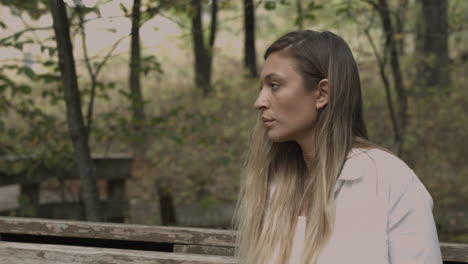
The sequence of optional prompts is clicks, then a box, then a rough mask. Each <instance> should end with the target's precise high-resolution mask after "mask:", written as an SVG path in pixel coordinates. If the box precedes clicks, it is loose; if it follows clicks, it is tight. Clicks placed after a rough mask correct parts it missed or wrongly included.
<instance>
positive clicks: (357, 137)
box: [234, 30, 381, 264]
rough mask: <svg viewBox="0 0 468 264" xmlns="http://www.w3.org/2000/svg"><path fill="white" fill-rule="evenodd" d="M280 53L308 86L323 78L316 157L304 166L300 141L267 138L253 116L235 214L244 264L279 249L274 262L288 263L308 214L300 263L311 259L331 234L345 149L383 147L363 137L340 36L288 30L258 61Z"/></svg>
mask: <svg viewBox="0 0 468 264" xmlns="http://www.w3.org/2000/svg"><path fill="white" fill-rule="evenodd" d="M278 51H281V52H283V53H285V54H287V55H288V56H290V57H292V58H293V59H294V60H295V62H296V66H297V67H296V70H297V71H298V72H299V73H300V74H301V76H302V78H303V81H304V86H305V87H306V89H310V90H313V89H315V88H316V85H317V83H318V82H319V81H320V80H321V79H324V78H328V80H329V90H330V91H329V102H328V104H327V105H326V106H325V107H324V108H322V109H320V112H319V115H318V119H317V123H316V126H315V131H314V133H315V142H314V146H315V153H316V156H315V160H314V162H313V164H308V166H306V163H305V161H304V157H303V154H302V150H301V148H300V146H299V144H298V143H296V142H295V141H287V142H272V141H271V140H269V138H268V136H267V131H266V129H265V128H264V127H263V125H262V120H261V119H260V115H259V116H258V117H257V120H256V123H255V125H254V128H253V130H252V133H251V137H250V149H249V152H248V155H247V160H246V163H245V167H244V170H243V173H242V179H241V186H240V194H239V200H238V203H237V206H236V211H235V215H234V221H235V222H234V226H235V227H236V228H237V230H238V237H237V247H236V257H237V258H238V259H239V263H242V264H270V263H269V261H270V260H272V259H271V258H272V256H273V255H274V250H275V248H276V247H277V246H278V252H279V255H278V259H277V263H274V264H281V263H287V261H288V259H289V257H290V254H291V246H292V241H293V236H294V230H295V225H296V221H297V219H298V216H300V215H305V216H306V217H307V226H306V231H305V241H304V250H303V253H302V256H301V262H300V263H301V264H313V263H315V262H316V260H317V257H318V256H319V254H320V251H321V250H322V249H323V247H324V246H325V245H326V243H327V241H328V239H329V238H330V235H331V233H332V231H333V223H334V218H335V207H334V202H335V201H334V186H335V182H336V180H337V178H338V176H339V174H340V172H341V169H342V167H343V165H344V162H345V160H346V157H347V154H348V153H349V152H350V151H351V149H352V148H353V147H357V148H381V147H379V146H378V145H375V144H373V143H371V142H369V141H368V136H367V131H366V126H365V123H364V120H363V112H362V98H361V87H360V80H359V73H358V69H357V65H356V62H355V60H354V58H353V55H352V53H351V50H350V48H349V47H348V45H347V44H346V42H345V41H344V40H343V39H342V38H340V37H339V36H337V35H335V34H333V33H331V32H328V31H325V32H316V31H311V30H302V31H294V32H290V33H287V34H286V35H284V36H282V37H281V38H279V39H278V40H276V41H275V42H274V43H273V44H272V45H271V46H270V47H269V48H268V49H267V50H266V52H265V55H264V59H265V60H266V59H267V57H268V56H269V55H270V54H272V53H274V52H278ZM310 107H311V111H313V109H314V106H313V105H311V106H310ZM272 184H274V185H275V192H274V193H273V195H272V196H271V199H269V189H270V187H271V185H272ZM267 206H268V208H269V209H268V217H266V208H267ZM272 264H273V263H272Z"/></svg>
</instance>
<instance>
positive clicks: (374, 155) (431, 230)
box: [267, 149, 442, 264]
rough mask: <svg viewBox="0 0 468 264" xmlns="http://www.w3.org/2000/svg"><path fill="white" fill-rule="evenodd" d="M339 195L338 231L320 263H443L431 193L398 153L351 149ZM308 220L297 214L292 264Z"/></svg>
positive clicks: (336, 229)
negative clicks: (395, 154)
mask: <svg viewBox="0 0 468 264" xmlns="http://www.w3.org/2000/svg"><path fill="white" fill-rule="evenodd" d="M273 191H274V186H272V190H271V193H272V192H273ZM335 199H336V221H335V226H334V231H333V233H332V236H331V240H330V241H329V243H328V244H327V245H326V246H325V248H324V250H323V251H322V252H321V253H320V255H319V258H318V260H317V263H316V264H337V263H350V264H354V263H356V264H358V263H359V264H366V263H369V264H379V263H382V264H423V263H424V264H441V263H442V257H441V252H440V246H439V240H438V237H437V230H436V227H435V223H434V218H433V215H432V208H433V200H432V197H431V195H430V194H429V192H428V191H427V189H426V188H425V186H424V185H423V184H422V182H421V181H420V180H419V178H418V177H417V176H416V175H415V173H414V172H413V170H411V169H410V168H409V167H408V166H407V165H406V164H405V163H404V162H403V161H401V160H400V159H399V158H398V157H396V156H394V155H392V154H389V153H387V152H385V151H382V150H379V149H371V150H364V149H353V150H352V151H351V152H350V154H349V155H348V159H347V160H346V162H345V165H344V167H343V170H342V172H341V174H340V176H339V178H338V180H337V183H336V186H335ZM267 211H268V210H267ZM306 222H307V219H306V217H305V216H300V217H299V219H298V222H297V225H296V232H295V237H294V242H293V249H292V255H291V258H290V259H289V264H296V263H299V256H300V254H301V252H302V250H303V243H304V230H305V227H306ZM277 254H278V252H276V254H275V255H273V256H272V260H274V259H275V258H276V257H277ZM272 263H273V262H272Z"/></svg>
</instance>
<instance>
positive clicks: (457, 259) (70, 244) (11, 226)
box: [0, 217, 468, 264]
mask: <svg viewBox="0 0 468 264" xmlns="http://www.w3.org/2000/svg"><path fill="white" fill-rule="evenodd" d="M234 243H235V232H234V231H232V230H217V229H205V228H183V227H162V226H145V225H130V224H112V223H93V222H82V221H64V220H48V219H34V218H15V217H0V262H1V263H26V264H35V263H44V264H51V263H54V264H58V263H70V264H85V263H86V264H88V263H89V264H91V263H93V264H94V263H103V264H104V263H109V264H110V263H112V264H123V263H138V264H147V263H148V264H149V263H152V264H158V263H161V264H168V263H171V264H180V263H185V264H201V263H213V264H232V263H236V261H235V259H234V257H233V254H234ZM441 250H442V255H443V259H444V263H452V264H454V263H468V244H455V243H441Z"/></svg>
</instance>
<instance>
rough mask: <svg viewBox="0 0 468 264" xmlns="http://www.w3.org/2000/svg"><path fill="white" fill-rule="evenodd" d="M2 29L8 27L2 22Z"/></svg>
mask: <svg viewBox="0 0 468 264" xmlns="http://www.w3.org/2000/svg"><path fill="white" fill-rule="evenodd" d="M0 27H2V28H3V29H5V28H6V27H7V26H6V25H5V23H3V22H2V21H0Z"/></svg>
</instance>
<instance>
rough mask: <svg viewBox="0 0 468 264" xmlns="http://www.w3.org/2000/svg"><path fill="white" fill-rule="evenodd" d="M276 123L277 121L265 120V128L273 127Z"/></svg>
mask: <svg viewBox="0 0 468 264" xmlns="http://www.w3.org/2000/svg"><path fill="white" fill-rule="evenodd" d="M274 122H275V120H263V126H264V127H266V128H270V127H272V126H273V123H274Z"/></svg>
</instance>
